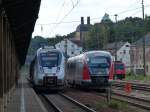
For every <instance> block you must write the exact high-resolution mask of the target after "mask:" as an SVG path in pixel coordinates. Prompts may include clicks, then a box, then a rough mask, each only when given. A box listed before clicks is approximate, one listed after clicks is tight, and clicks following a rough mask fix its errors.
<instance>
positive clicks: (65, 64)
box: [65, 38, 67, 75]
mask: <svg viewBox="0 0 150 112" xmlns="http://www.w3.org/2000/svg"><path fill="white" fill-rule="evenodd" d="M65 55H66V56H65V75H66V73H67V70H66V67H67V39H66V38H65Z"/></svg>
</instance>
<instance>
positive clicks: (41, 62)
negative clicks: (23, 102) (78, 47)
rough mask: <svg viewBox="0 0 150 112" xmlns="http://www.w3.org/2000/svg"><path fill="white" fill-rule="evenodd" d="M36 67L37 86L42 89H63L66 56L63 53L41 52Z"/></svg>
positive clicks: (35, 82)
mask: <svg viewBox="0 0 150 112" xmlns="http://www.w3.org/2000/svg"><path fill="white" fill-rule="evenodd" d="M55 55H56V56H55ZM35 68H36V69H35V74H34V86H35V88H37V89H40V90H42V89H43V90H46V89H63V86H64V57H63V55H62V54H61V53H59V52H56V51H51V52H45V53H39V54H38V56H37V60H36V62H35Z"/></svg>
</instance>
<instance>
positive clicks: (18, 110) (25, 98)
mask: <svg viewBox="0 0 150 112" xmlns="http://www.w3.org/2000/svg"><path fill="white" fill-rule="evenodd" d="M5 111H6V112H47V110H46V109H45V107H44V105H43V104H42V102H41V100H40V99H39V97H38V96H37V94H36V93H35V92H34V90H33V89H32V88H31V86H30V85H29V83H28V81H27V79H26V78H25V75H21V77H20V80H19V83H18V87H17V88H15V90H14V92H13V94H12V95H11V100H10V101H9V103H8V105H7V107H6V108H5Z"/></svg>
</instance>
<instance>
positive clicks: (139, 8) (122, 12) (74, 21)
mask: <svg viewBox="0 0 150 112" xmlns="http://www.w3.org/2000/svg"><path fill="white" fill-rule="evenodd" d="M146 7H150V4H149V5H146V6H145V8H146ZM134 10H138V11H137V12H139V10H141V7H138V8H134V9H130V10H124V11H121V12H118V13H116V14H117V15H120V14H124V13H126V12H130V11H134ZM134 14H135V13H134ZM134 14H133V15H134ZM133 15H132V16H133ZM109 16H114V15H109ZM100 18H102V17H95V18H91V20H96V19H100ZM76 22H80V21H79V20H73V21H61V24H62V23H76ZM51 24H60V22H53V23H47V24H36V25H51Z"/></svg>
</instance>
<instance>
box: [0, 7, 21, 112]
mask: <svg viewBox="0 0 150 112" xmlns="http://www.w3.org/2000/svg"><path fill="white" fill-rule="evenodd" d="M13 39H14V38H13V34H12V32H11V29H10V25H9V22H8V20H7V16H6V14H5V12H4V11H3V10H0V112H4V107H7V103H8V101H9V99H10V97H11V91H12V90H13V88H14V87H15V80H16V78H17V77H18V71H19V69H18V68H19V63H18V59H17V55H16V50H15V45H14V40H13Z"/></svg>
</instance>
